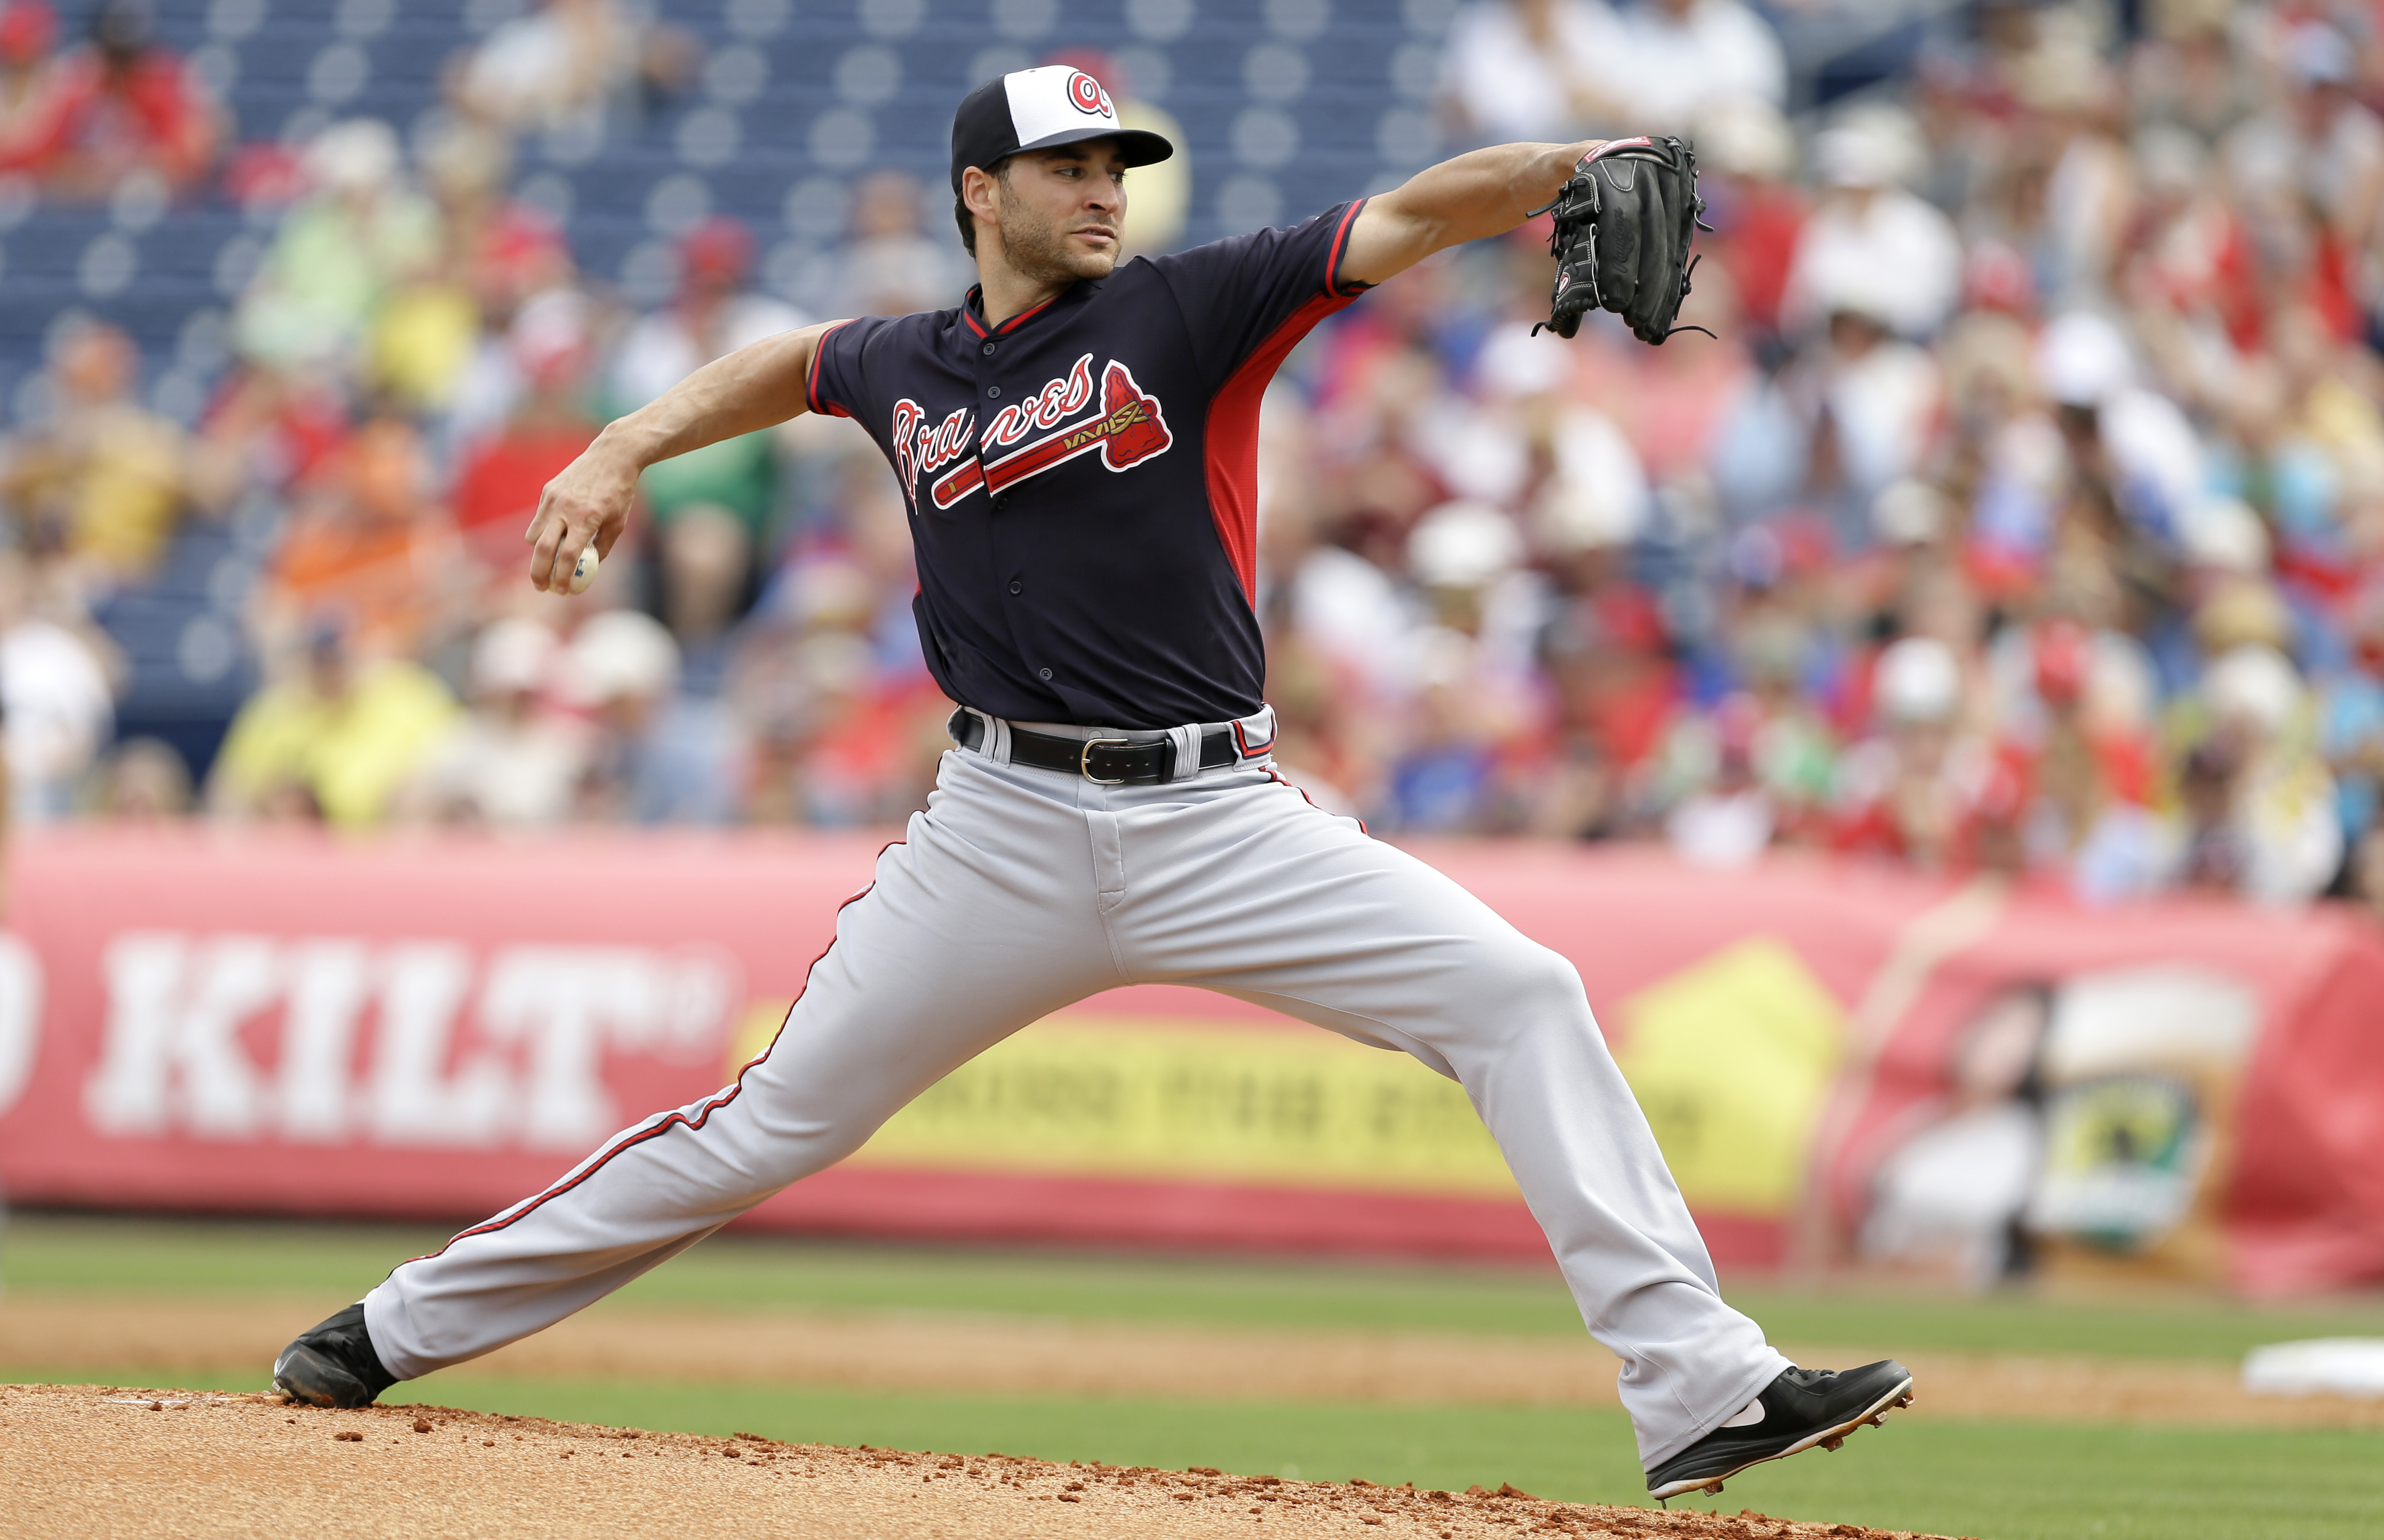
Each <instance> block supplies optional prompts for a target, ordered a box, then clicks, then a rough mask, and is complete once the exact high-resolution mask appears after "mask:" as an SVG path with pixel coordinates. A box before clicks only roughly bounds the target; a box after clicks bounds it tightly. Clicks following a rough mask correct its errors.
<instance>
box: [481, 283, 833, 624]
mask: <svg viewBox="0 0 2384 1540" xmlns="http://www.w3.org/2000/svg"><path fill="white" fill-rule="evenodd" d="M842 324H843V323H841V322H838V321H823V322H821V323H820V324H819V325H817V326H802V327H800V328H798V329H796V330H794V331H787V332H780V333H779V334H778V335H777V336H776V337H765V338H764V339H762V340H761V341H759V342H756V343H754V344H753V345H752V346H751V347H747V348H739V349H738V350H737V351H735V352H733V353H730V354H728V355H727V356H726V358H719V359H714V361H713V362H712V363H707V364H705V365H704V366H703V367H702V368H701V369H698V370H697V371H695V373H693V374H691V375H689V376H687V378H685V379H683V380H681V381H679V382H678V383H677V385H674V386H672V387H671V388H669V389H668V390H665V391H664V392H663V393H662V394H661V395H659V396H657V397H655V398H654V399H653V400H651V401H649V402H647V403H646V404H645V405H644V406H641V407H639V409H638V410H637V411H635V412H632V413H629V414H628V415H627V416H626V417H616V418H615V419H614V420H613V421H612V422H611V423H608V424H606V425H605V427H604V431H603V432H602V433H600V434H598V435H597V436H596V441H595V442H594V443H592V444H590V445H589V446H588V448H587V449H586V450H584V451H582V452H581V454H580V456H579V458H578V459H577V460H575V461H573V462H571V463H570V464H568V465H566V466H565V467H564V468H563V470H562V472H561V473H560V474H557V475H556V476H555V478H554V479H553V481H550V482H548V483H547V484H546V489H545V490H544V491H543V492H541V493H540V495H539V499H538V517H537V518H535V519H533V520H531V521H530V526H529V529H528V533H527V534H525V535H524V536H522V538H523V539H524V540H526V541H528V543H529V546H530V548H531V549H530V558H529V580H530V583H531V585H532V586H534V587H536V588H538V589H540V591H541V592H545V593H551V594H567V593H569V592H570V591H571V569H572V567H573V565H574V564H575V563H577V561H578V560H579V552H580V551H581V549H582V548H585V547H586V546H587V544H588V542H589V541H590V539H593V540H594V541H595V542H596V554H597V555H598V556H599V557H605V556H610V555H612V554H613V544H614V542H615V541H616V540H618V539H620V537H621V534H622V531H624V530H626V529H627V528H628V526H629V508H630V505H631V504H632V503H633V502H635V500H636V499H637V495H638V477H639V475H640V474H642V473H643V472H644V471H645V468H646V467H647V466H649V465H652V463H654V462H656V461H658V460H668V459H669V458H671V456H673V455H677V454H685V453H687V452H688V451H689V450H700V449H702V448H703V447H704V446H705V445H706V444H716V443H718V442H720V441H721V440H722V439H724V438H734V437H738V436H739V434H746V433H753V432H757V431H759V430H760V429H763V428H766V427H773V426H776V425H777V424H779V423H783V422H785V421H786V420H787V419H788V418H789V417H794V416H798V415H800V414H801V413H802V412H803V411H804V410H805V405H804V381H805V379H806V378H807V377H808V376H809V375H810V373H811V367H812V355H813V352H814V351H816V350H817V349H818V347H819V339H821V338H822V337H825V336H826V335H827V333H828V332H830V331H831V330H833V329H835V328H836V327H837V326H840V325H842Z"/></svg>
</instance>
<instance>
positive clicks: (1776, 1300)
mask: <svg viewBox="0 0 2384 1540" xmlns="http://www.w3.org/2000/svg"><path fill="white" fill-rule="evenodd" d="M443 1239H445V1235H444V1233H443V1232H441V1231H438V1230H434V1229H426V1228H422V1227H418V1226H404V1227H401V1226H305V1225H296V1224H255V1223H228V1222H208V1221H192V1220H143V1219H106V1218H93V1217H84V1216H66V1215H44V1214H32V1215H19V1217H18V1219H17V1221H16V1223H15V1224H14V1225H13V1226H12V1227H11V1229H10V1231H9V1232H8V1235H7V1238H6V1250H5V1251H0V1279H5V1280H6V1283H7V1284H8V1286H9V1287H15V1288H20V1289H24V1290H27V1291H29V1292H43V1293H51V1292H77V1293H90V1292H101V1291H128V1290H130V1291H138V1290H164V1291H170V1292H173V1293H178V1294H189V1293H218V1294H252V1295H253V1294H259V1293H277V1294H289V1295H304V1296H307V1297H309V1298H310V1299H312V1300H318V1301H327V1302H330V1303H337V1302H339V1301H342V1300H353V1299H354V1298H356V1297H357V1295H359V1294H361V1293H362V1292H363V1291H364V1290H365V1289H366V1288H369V1287H372V1286H373V1285H374V1284H375V1283H377V1282H379V1280H380V1278H381V1277H382V1276H383V1275H385V1274H386V1273H387V1272H388V1271H389V1269H390V1267H391V1264H392V1263H397V1262H400V1261H403V1260H404V1259H405V1258H406V1257H409V1256H414V1255H417V1254H419V1253H420V1252H423V1251H425V1250H431V1249H433V1248H435V1247H436V1246H438V1245H439V1244H440V1243H441V1241H442V1240H443ZM1727 1292H1728V1293H1729V1295H1730V1297H1731V1299H1732V1301H1733V1302H1734V1303H1736V1304H1737V1305H1738V1306H1739V1307H1740V1308H1741V1309H1743V1310H1745V1311H1746V1312H1748V1313H1750V1314H1752V1315H1754V1316H1755V1317H1756V1318H1757V1320H1759V1321H1761V1322H1763V1324H1764V1325H1765V1327H1766V1329H1767V1330H1768V1331H1769V1334H1770V1336H1771V1337H1772V1338H1773V1340H1775V1341H1780V1342H1786V1343H1790V1344H1794V1345H1813V1346H1830V1345H1833V1344H1846V1345H1852V1346H1863V1347H1869V1346H1880V1347H1885V1348H1891V1349H1895V1350H1899V1351H1909V1352H1916V1353H1917V1352H1922V1351H1968V1352H2031V1353H2064V1354H2067V1353H2078V1354H2088V1355H2100V1356H2113V1357H2136V1358H2144V1357H2149V1358H2193V1359H2204V1360H2221V1361H2233V1360H2236V1359H2239V1358H2240V1357H2241V1355H2242V1354H2243V1353H2244V1352H2245V1351H2246V1350H2247V1349H2251V1348H2254V1347H2256V1346H2258V1345H2259V1344H2261V1343H2263V1342H2274V1341H2278V1340H2281V1339H2284V1338H2288V1337H2331V1336H2366V1337H2375V1336H2384V1300H2376V1299H2370V1300H2348V1301H2331V1302H2327V1303H2322V1304H2316V1305H2307V1306H2291V1307H2285V1306H2257V1307H2255V1306H2251V1305H2244V1304H2238V1303H2233V1302H2229V1301H2226V1300H2216V1299H2197V1298H2188V1297H2174V1298H2165V1299H2158V1300H2131V1301H2126V1302H2121V1301H2117V1300H2094V1299H2065V1298H2052V1299H2043V1298H2032V1297H2027V1296H2017V1295H2016V1296H2002V1297H1996V1298H1993V1299H1987V1300H1970V1299H1959V1298H1950V1297H1943V1296H1932V1295H1926V1294H1914V1293H1891V1292H1862V1293H1855V1292H1848V1291H1845V1290H1843V1289H1839V1290H1832V1291H1830V1292H1820V1291H1815V1290H1800V1289H1796V1288H1792V1287H1776V1286H1756V1285H1747V1284H1732V1286H1731V1287H1729V1288H1728V1289H1727ZM618 1299H619V1300H620V1302H621V1304H622V1305H624V1306H635V1305H640V1304H642V1305H656V1306H672V1307H678V1308H687V1307H698V1308H701V1307H718V1308H740V1309H751V1308H766V1307H770V1306H808V1307H813V1308H824V1307H825V1308H845V1309H876V1310H924V1311H967V1312H975V1313H990V1314H999V1315H1037V1316H1062V1317H1069V1318H1075V1319H1091V1320H1111V1321H1165V1322H1197V1323H1206V1324H1219V1325H1250V1326H1274V1327H1284V1328H1292V1329H1302V1328H1320V1327H1322V1328H1331V1327H1343V1328H1349V1329H1362V1328H1372V1329H1401V1328H1404V1329H1410V1330H1422V1331H1471V1332H1480V1333H1484V1334H1489V1335H1498V1336H1539V1335H1557V1336H1567V1337H1570V1336H1573V1335H1575V1334H1577V1333H1579V1332H1580V1331H1581V1329H1582V1328H1581V1321H1580V1317H1579V1316H1578V1315H1577V1314H1576V1313H1575V1312H1574V1310H1573V1306H1572V1301H1571V1298H1570V1297H1569V1296H1568V1295H1567V1294H1566V1293H1565V1290H1564V1287H1563V1285H1562V1284H1561V1282H1560V1281H1559V1280H1558V1277H1557V1274H1556V1270H1555V1267H1554V1265H1553V1264H1550V1265H1548V1266H1546V1267H1541V1268H1527V1267H1515V1268H1478V1267H1454V1266H1451V1267H1427V1266H1417V1265H1384V1264H1380V1263H1291V1262H1283V1263H1269V1262H1248V1261H1232V1260H1219V1259H1213V1258H1183V1257H1152V1256H1115V1255H1102V1254H1091V1253H1085V1254H1074V1253H1065V1252H1051V1251H1039V1252H1031V1253H1022V1252H1005V1251H982V1250H970V1251H961V1250H935V1249H927V1248H898V1247H886V1246H861V1245H848V1244H833V1243H822V1242H804V1241H797V1240H786V1239H778V1238H767V1237H747V1236H720V1237H715V1238H713V1239H711V1240H708V1241H706V1242H704V1243H703V1244H702V1245H701V1246H699V1247H697V1248H695V1249H694V1250H691V1251H689V1252H688V1253H687V1254H685V1255H684V1256H681V1257H679V1258H677V1259H676V1260H675V1261H673V1262H671V1263H668V1264H667V1265H665V1266H664V1267H662V1268H660V1269H658V1270H657V1271H655V1272H653V1273H651V1274H649V1275H646V1276H645V1277H644V1278H641V1279H639V1281H638V1282H637V1283H635V1284H632V1285H630V1286H629V1287H627V1288H626V1289H624V1290H623V1291H622V1292H621V1294H620V1295H619V1296H618Z"/></svg>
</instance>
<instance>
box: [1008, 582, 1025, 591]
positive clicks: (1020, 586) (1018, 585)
mask: <svg viewBox="0 0 2384 1540" xmlns="http://www.w3.org/2000/svg"><path fill="white" fill-rule="evenodd" d="M1010 591H1011V592H1012V593H1013V594H1023V593H1024V592H1026V585H1024V583H1012V585H1010Z"/></svg>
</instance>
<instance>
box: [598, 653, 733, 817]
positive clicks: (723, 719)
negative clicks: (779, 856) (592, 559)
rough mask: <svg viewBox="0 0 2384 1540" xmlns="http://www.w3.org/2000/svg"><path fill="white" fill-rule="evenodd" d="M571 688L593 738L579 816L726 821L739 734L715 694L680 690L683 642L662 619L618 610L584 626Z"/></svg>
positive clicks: (730, 807) (731, 796) (731, 801)
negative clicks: (707, 697)
mask: <svg viewBox="0 0 2384 1540" xmlns="http://www.w3.org/2000/svg"><path fill="white" fill-rule="evenodd" d="M563 673H564V680H565V694H566V695H567V696H569V697H570V698H571V699H572V700H573V701H575V702H576V703H577V705H579V706H580V707H582V708H585V709H586V710H587V711H588V712H589V714H590V721H592V723H593V724H594V742H593V744H592V745H591V747H590V754H589V757H588V761H587V769H586V771H585V773H584V774H583V775H582V776H581V779H580V782H579V787H578V795H577V807H576V809H575V811H576V812H577V816H578V817H580V818H581V819H592V820H595V821H598V822H614V823H703V824H717V823H726V822H729V821H730V820H731V819H733V818H734V817H735V814H736V808H737V782H738V775H737V768H738V761H739V757H740V755H741V753H742V746H743V745H742V742H741V739H740V736H739V733H738V729H737V725H736V721H735V719H734V718H733V717H731V716H730V715H729V713H728V710H727V708H726V707H725V706H723V705H722V704H721V703H720V702H719V701H716V700H699V699H690V698H689V697H688V696H684V695H682V694H680V693H679V690H678V688H677V686H678V677H679V651H678V644H677V642H675V641H673V640H672V639H671V634H670V632H669V631H667V630H666V629H664V626H663V623H662V622H660V621H657V620H655V619H654V618H653V617H652V616H651V615H645V614H640V613H639V612H638V611H637V610H607V611H605V612H604V613H603V614H601V615H597V616H595V617H593V618H592V619H590V621H588V622H587V623H585V624H584V625H582V626H580V628H579V630H578V633H577V634H576V635H574V636H573V637H572V639H571V650H570V652H569V654H568V656H567V657H566V659H565V662H564V667H563Z"/></svg>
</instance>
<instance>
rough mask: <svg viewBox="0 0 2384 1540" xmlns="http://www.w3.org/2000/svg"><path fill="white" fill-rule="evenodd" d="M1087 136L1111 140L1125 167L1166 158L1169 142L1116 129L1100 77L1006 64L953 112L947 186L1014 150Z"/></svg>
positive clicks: (1060, 67)
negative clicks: (1002, 72)
mask: <svg viewBox="0 0 2384 1540" xmlns="http://www.w3.org/2000/svg"><path fill="white" fill-rule="evenodd" d="M1087 139H1114V140H1116V141H1117V142H1118V148H1119V149H1120V150H1121V151H1122V152H1124V155H1125V163H1126V164H1127V165H1128V166H1149V165H1150V164H1151V163H1152V162H1153V161H1161V160H1165V159H1166V158H1167V157H1168V156H1170V155H1172V154H1174V153H1175V146H1174V145H1173V144H1170V143H1169V142H1167V140H1166V138H1165V137H1164V136H1163V135H1160V134H1155V133H1152V132H1150V131H1149V129H1128V128H1122V127H1120V126H1119V124H1118V115H1117V108H1116V107H1115V106H1114V105H1111V102H1110V93H1109V91H1108V89H1107V88H1106V87H1104V86H1103V85H1102V84H1101V82H1100V81H1099V80H1095V79H1093V78H1092V77H1091V76H1090V75H1087V74H1086V73H1085V72H1084V71H1083V70H1081V69H1077V68H1074V67H1072V66H1069V65H1064V64H1047V65H1045V66H1043V67H1042V68H1039V69H1013V70H1012V71H1011V72H1010V73H1009V74H1007V75H1003V76H1000V77H999V78H997V79H994V80H987V81H986V82H985V84H983V85H981V86H979V87H977V88H976V89H975V91H972V92H969V93H968V95H967V96H965V97H963V98H962V101H961V107H960V111H958V112H956V113H954V114H952V191H954V192H958V191H960V190H961V173H962V172H963V171H965V170H967V169H968V168H969V167H970V166H978V167H980V168H982V169H985V170H991V169H992V168H993V166H994V164H995V163H996V162H998V161H1000V160H1001V159H1003V158H1004V157H1005V156H1009V155H1014V154H1018V152H1020V151H1021V150H1054V149H1057V148H1059V147H1060V146H1061V145H1062V144H1077V143H1081V142H1084V141H1086V140H1087Z"/></svg>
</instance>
